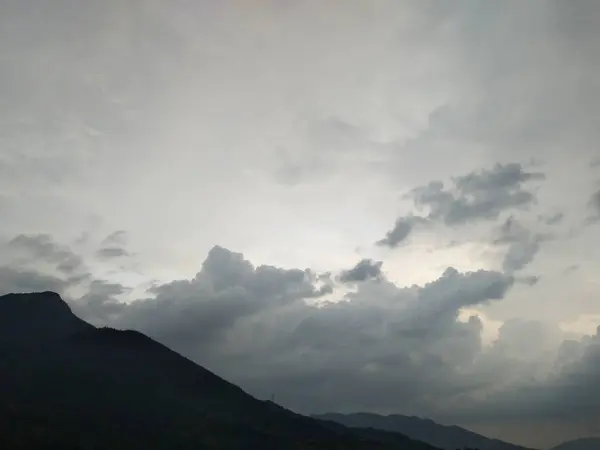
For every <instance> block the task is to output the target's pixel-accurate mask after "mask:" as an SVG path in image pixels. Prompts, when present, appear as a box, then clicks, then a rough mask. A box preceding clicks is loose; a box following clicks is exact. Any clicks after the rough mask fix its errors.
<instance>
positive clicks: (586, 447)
mask: <svg viewBox="0 0 600 450" xmlns="http://www.w3.org/2000/svg"><path fill="white" fill-rule="evenodd" d="M598 449H600V437H589V438H580V439H574V440H572V441H567V442H563V443H562V444H559V445H557V446H556V447H552V448H551V449H550V450H598Z"/></svg>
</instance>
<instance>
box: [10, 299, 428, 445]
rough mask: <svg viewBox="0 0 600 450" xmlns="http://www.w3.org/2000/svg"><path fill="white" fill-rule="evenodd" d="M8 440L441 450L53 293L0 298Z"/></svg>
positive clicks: (12, 442)
mask: <svg viewBox="0 0 600 450" xmlns="http://www.w3.org/2000/svg"><path fill="white" fill-rule="evenodd" d="M0 355H1V357H0V448H2V449H6V450H12V449H23V450H24V449H61V450H68V449H72V450H76V449H79V450H88V449H90V450H91V449H111V450H120V449H123V450H125V449H126V450H136V449H144V450H153V449H169V450H171V449H173V450H178V449H208V450H213V449H214V450H216V449H228V450H229V449H231V450H236V449H240V450H241V449H265V450H269V449H297V450H303V449H313V450H321V449H323V450H325V449H340V450H341V449H349V450H351V449H353V450H396V449H397V450H400V449H402V450H435V448H434V447H432V446H430V445H428V444H425V443H422V442H417V441H414V440H411V439H409V438H408V437H406V436H404V435H402V434H397V433H386V432H383V431H376V430H361V429H349V428H346V427H344V426H342V425H339V424H335V423H333V422H320V421H317V420H314V419H311V418H308V417H304V416H301V415H298V414H295V413H292V412H291V411H288V410H286V409H284V408H282V407H280V406H278V405H276V404H274V403H272V402H263V401H259V400H257V399H255V398H253V397H252V396H250V395H248V394H247V393H245V392H244V391H243V390H242V389H240V388H239V387H237V386H235V385H233V384H231V383H228V382H227V381H225V380H223V379H222V378H220V377H218V376H217V375H215V374H213V373H212V372H210V371H208V370H206V369H204V368H203V367H201V366H199V365H197V364H195V363H193V362H192V361H190V360H188V359H186V358H184V357H182V356H181V355H179V354H177V353H175V352H173V351H172V350H170V349H168V348H167V347H165V346H163V345H161V344H159V343H158V342H156V341H154V340H152V339H150V338H149V337H147V336H145V335H143V334H141V333H138V332H135V331H118V330H114V329H110V328H95V327H93V326H92V325H90V324H88V323H86V322H84V321H82V320H80V319H79V318H77V317H76V316H75V315H73V313H72V312H71V310H70V308H69V307H68V305H67V304H66V303H65V302H64V301H63V300H62V299H61V298H60V297H59V296H58V295H57V294H55V293H52V292H43V293H32V294H10V295H6V296H2V297H0Z"/></svg>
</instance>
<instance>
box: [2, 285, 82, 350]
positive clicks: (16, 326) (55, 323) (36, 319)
mask: <svg viewBox="0 0 600 450" xmlns="http://www.w3.org/2000/svg"><path fill="white" fill-rule="evenodd" d="M89 327H91V325H89V324H88V323H86V322H84V321H83V320H81V319H79V318H78V317H77V316H75V315H74V314H73V312H72V311H71V308H70V307H69V305H68V304H67V303H66V302H65V301H64V300H63V299H62V298H61V296H60V295H59V294H57V293H56V292H52V291H44V292H28V293H19V294H7V295H3V296H0V341H7V340H9V341H13V340H24V341H29V340H32V339H39V338H42V337H43V338H51V337H60V336H65V335H68V334H71V333H75V332H78V331H81V330H82V329H85V328H89Z"/></svg>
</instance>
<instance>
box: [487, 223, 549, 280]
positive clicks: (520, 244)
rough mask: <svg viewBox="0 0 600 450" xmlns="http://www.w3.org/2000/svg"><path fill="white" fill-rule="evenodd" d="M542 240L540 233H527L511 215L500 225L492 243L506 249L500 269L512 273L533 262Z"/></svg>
mask: <svg viewBox="0 0 600 450" xmlns="http://www.w3.org/2000/svg"><path fill="white" fill-rule="evenodd" d="M543 240H544V237H543V236H542V235H541V234H540V233H533V232H531V231H529V230H528V229H527V228H525V227H524V226H523V225H521V224H520V223H519V221H518V220H517V219H516V218H515V217H514V216H512V215H511V216H509V217H508V218H507V219H506V220H505V221H504V223H503V224H502V225H501V227H500V229H499V231H498V236H497V237H496V239H494V241H493V243H494V244H495V245H501V246H504V247H506V254H505V256H504V261H503V262H502V268H503V270H504V271H505V272H507V273H513V272H516V271H519V270H521V269H523V268H524V267H525V266H527V265H528V264H529V263H531V262H532V261H533V259H534V258H535V256H536V254H537V253H538V252H539V250H540V247H541V242H542V241H543Z"/></svg>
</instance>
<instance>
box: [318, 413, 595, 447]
mask: <svg viewBox="0 0 600 450" xmlns="http://www.w3.org/2000/svg"><path fill="white" fill-rule="evenodd" d="M312 417H313V418H316V419H319V420H328V421H333V422H337V423H340V424H342V425H345V426H347V427H357V428H373V429H376V430H383V431H389V432H394V433H401V434H404V435H406V436H408V437H410V438H412V439H415V440H418V441H422V442H427V443H428V444H430V445H433V446H435V447H439V448H441V449H445V450H455V449H461V448H477V449H479V450H525V447H520V446H518V445H514V444H509V443H507V442H502V441H499V440H496V439H490V438H487V437H485V436H481V435H479V434H476V433H473V432H472V431H469V430H466V429H464V428H460V427H457V426H445V425H440V424H437V423H435V422H434V421H432V420H429V419H421V418H419V417H409V416H401V415H391V416H381V415H377V414H367V413H357V414H335V413H329V414H322V415H315V416H312ZM598 448H600V447H598Z"/></svg>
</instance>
